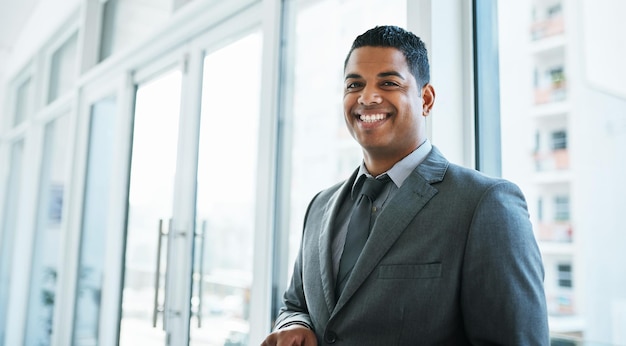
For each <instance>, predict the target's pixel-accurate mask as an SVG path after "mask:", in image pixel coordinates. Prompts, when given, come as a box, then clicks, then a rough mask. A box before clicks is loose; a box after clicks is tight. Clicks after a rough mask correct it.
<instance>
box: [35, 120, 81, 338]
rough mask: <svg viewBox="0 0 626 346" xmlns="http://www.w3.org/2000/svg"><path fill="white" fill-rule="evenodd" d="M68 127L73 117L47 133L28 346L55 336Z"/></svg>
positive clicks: (48, 127) (51, 125) (56, 123)
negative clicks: (54, 324)
mask: <svg viewBox="0 0 626 346" xmlns="http://www.w3.org/2000/svg"><path fill="white" fill-rule="evenodd" d="M68 125H69V117H68V116H67V115H66V116H61V117H59V118H57V119H56V120H54V121H52V122H50V123H48V124H47V125H46V129H45V135H44V145H43V156H42V162H41V171H40V178H39V179H40V180H39V195H38V196H39V197H38V200H39V205H38V206H37V219H36V220H37V221H36V226H35V232H34V238H33V255H32V263H31V272H30V273H31V276H30V284H29V290H30V291H29V298H28V310H27V318H26V329H25V332H24V340H25V341H24V342H25V344H26V345H48V344H50V341H51V339H50V338H51V335H52V333H53V330H52V326H53V321H52V318H53V316H54V307H55V302H56V296H57V283H58V280H57V278H58V273H59V256H60V254H59V247H60V244H61V237H62V236H63V231H62V228H61V225H62V221H63V208H64V206H65V203H64V195H65V192H66V189H67V187H68V182H67V181H66V176H67V174H65V173H66V168H67V153H68V150H67V149H68V148H67V145H68V144H69V141H68V137H69V133H70V132H69V130H70V129H69V126H68Z"/></svg>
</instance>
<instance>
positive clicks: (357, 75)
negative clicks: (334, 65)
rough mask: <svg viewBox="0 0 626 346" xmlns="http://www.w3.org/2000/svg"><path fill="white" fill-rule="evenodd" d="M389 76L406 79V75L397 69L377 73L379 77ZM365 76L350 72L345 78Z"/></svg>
mask: <svg viewBox="0 0 626 346" xmlns="http://www.w3.org/2000/svg"><path fill="white" fill-rule="evenodd" d="M389 76H396V77H398V78H400V79H402V80H405V78H404V76H403V75H402V74H401V73H400V72H397V71H386V72H381V73H379V74H378V75H377V77H378V78H384V77H389ZM362 78H363V77H362V76H361V75H360V74H357V73H350V74H348V75H346V78H345V80H348V79H362Z"/></svg>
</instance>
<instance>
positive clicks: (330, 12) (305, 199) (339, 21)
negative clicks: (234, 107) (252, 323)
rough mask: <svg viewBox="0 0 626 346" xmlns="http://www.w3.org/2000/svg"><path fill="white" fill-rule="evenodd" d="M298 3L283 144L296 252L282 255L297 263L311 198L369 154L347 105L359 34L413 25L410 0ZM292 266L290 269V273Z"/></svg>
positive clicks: (290, 40)
mask: <svg viewBox="0 0 626 346" xmlns="http://www.w3.org/2000/svg"><path fill="white" fill-rule="evenodd" d="M293 3H294V4H293V9H292V11H293V12H292V15H293V19H292V20H291V21H290V23H292V26H291V27H289V34H288V50H289V52H288V54H287V57H288V58H289V60H288V61H287V78H286V80H285V83H284V84H283V86H282V88H283V90H284V93H285V94H286V98H285V99H286V100H287V102H286V106H285V107H284V112H283V116H284V117H285V118H287V120H286V121H285V123H284V126H285V133H284V136H285V137H284V138H283V141H284V142H283V145H282V147H283V148H285V150H287V151H288V155H287V156H286V157H287V160H286V162H285V163H286V164H287V165H288V166H289V167H287V168H285V170H287V171H290V180H291V181H290V182H289V183H286V184H285V183H283V184H284V188H285V189H287V190H288V192H286V193H284V194H283V195H286V194H288V198H289V208H290V209H288V210H289V224H288V225H284V226H283V227H285V228H287V229H289V234H290V238H289V246H288V249H289V258H288V259H285V260H284V261H281V262H285V263H290V264H291V263H293V261H294V260H295V256H296V255H297V251H298V248H299V244H300V235H301V233H302V223H303V220H304V213H305V211H306V208H307V206H308V204H309V202H310V200H311V199H312V198H313V196H314V195H315V194H316V193H317V192H319V191H320V190H322V189H324V188H327V187H330V186H332V185H334V184H335V183H338V182H340V181H342V180H345V179H347V178H348V177H349V175H350V174H351V173H352V172H353V171H354V170H355V169H356V168H357V167H358V165H359V163H360V161H361V150H360V148H359V146H358V144H357V143H356V142H355V141H354V140H353V139H352V137H351V136H350V134H349V133H348V131H347V129H346V127H345V122H344V117H343V104H342V98H343V64H344V60H345V58H346V55H347V53H348V51H349V49H350V46H351V45H352V41H353V40H354V38H355V37H356V36H357V35H359V34H361V33H363V32H364V31H366V30H367V29H370V28H372V27H374V26H376V25H387V24H390V25H399V26H403V27H406V17H407V9H406V1H403V0H402V1H400V0H365V1H364V0H348V1H340V0H325V1H305V0H300V1H294V2H293ZM321 18H323V20H320V19H321ZM288 148H289V149H288ZM289 150H291V151H290V152H289ZM283 209H284V208H283ZM292 268H293V267H292V265H286V267H285V269H283V270H286V271H287V274H282V275H283V276H282V277H284V279H285V280H288V279H289V278H290V277H291V270H292ZM281 284H282V283H281ZM285 284H286V283H285ZM278 301H279V302H280V299H278Z"/></svg>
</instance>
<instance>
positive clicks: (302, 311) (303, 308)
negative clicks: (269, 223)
mask: <svg viewBox="0 0 626 346" xmlns="http://www.w3.org/2000/svg"><path fill="white" fill-rule="evenodd" d="M317 196H319V193H318V194H317V195H316V196H315V197H313V199H312V200H311V203H309V206H308V208H307V211H306V213H305V216H304V227H303V229H306V223H307V219H308V216H309V212H310V210H311V206H312V205H313V203H314V202H315V200H316V199H317ZM303 239H304V236H303ZM303 243H304V242H303V241H301V243H300V250H299V251H298V256H297V257H296V261H295V264H294V266H293V273H292V275H291V282H290V284H289V287H287V290H286V291H285V293H284V295H283V307H282V308H281V309H280V312H279V314H278V317H277V318H276V322H275V323H274V330H278V329H281V328H284V327H287V326H290V325H292V324H303V325H306V326H307V327H309V328H310V329H313V323H312V322H311V317H310V316H309V310H308V308H307V303H306V298H305V296H304V289H303V286H302V251H303V248H302V244H303Z"/></svg>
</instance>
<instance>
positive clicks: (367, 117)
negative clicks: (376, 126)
mask: <svg viewBox="0 0 626 346" xmlns="http://www.w3.org/2000/svg"><path fill="white" fill-rule="evenodd" d="M385 118H387V115H386V114H384V113H378V114H361V115H359V120H361V121H363V122H366V123H375V122H377V121H381V120H384V119H385Z"/></svg>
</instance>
